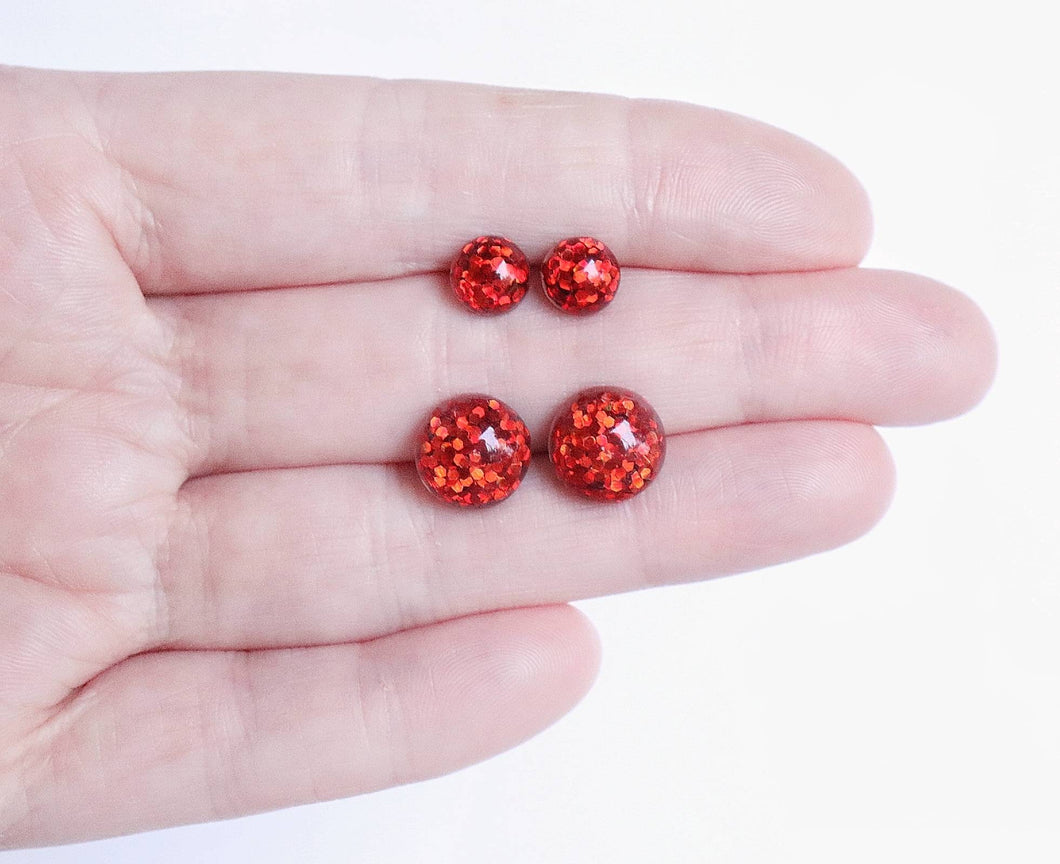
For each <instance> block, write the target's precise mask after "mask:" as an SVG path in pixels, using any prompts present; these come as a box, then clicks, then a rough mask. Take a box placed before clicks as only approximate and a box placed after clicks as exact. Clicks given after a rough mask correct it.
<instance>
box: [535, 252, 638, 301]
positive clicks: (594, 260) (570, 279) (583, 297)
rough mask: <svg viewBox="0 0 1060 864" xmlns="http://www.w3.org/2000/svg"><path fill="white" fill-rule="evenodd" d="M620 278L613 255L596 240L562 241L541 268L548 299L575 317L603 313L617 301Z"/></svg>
mask: <svg viewBox="0 0 1060 864" xmlns="http://www.w3.org/2000/svg"><path fill="white" fill-rule="evenodd" d="M621 276H622V271H621V268H620V267H619V266H618V261H617V260H616V259H615V256H614V254H613V253H612V252H611V250H610V249H608V248H607V246H605V245H604V244H603V243H601V242H600V241H599V240H596V239H595V238H593V237H568V238H567V239H566V240H561V241H560V242H559V243H557V244H556V246H555V247H554V248H553V249H552V251H551V252H549V253H548V255H547V256H546V257H545V260H544V263H542V265H541V281H542V284H543V285H544V288H545V296H546V297H548V299H549V300H550V301H551V302H552V304H553V305H554V306H555V307H556V308H558V309H561V310H562V311H564V312H569V313H571V314H572V315H588V314H590V313H592V312H599V311H600V310H601V309H603V308H604V307H605V306H606V305H607V304H608V303H610V302H611V301H612V300H614V299H615V292H616V291H618V283H619V280H620V279H621Z"/></svg>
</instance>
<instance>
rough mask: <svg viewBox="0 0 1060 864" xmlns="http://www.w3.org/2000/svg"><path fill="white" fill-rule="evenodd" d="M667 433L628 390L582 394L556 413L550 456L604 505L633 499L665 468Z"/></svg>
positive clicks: (576, 486) (563, 474)
mask: <svg viewBox="0 0 1060 864" xmlns="http://www.w3.org/2000/svg"><path fill="white" fill-rule="evenodd" d="M665 455H666V435H665V433H664V432H663V426H662V421H661V420H660V419H659V415H658V414H657V413H656V412H655V409H654V408H652V407H651V405H649V404H648V402H647V400H646V399H644V397H643V396H638V395H637V394H636V393H634V392H633V391H632V390H626V389H625V388H623V387H591V388H589V389H587V390H582V391H581V392H580V393H578V394H577V395H575V396H573V397H571V398H570V399H569V400H568V401H567V402H565V403H564V405H563V407H562V408H560V409H559V411H557V412H556V416H555V419H553V421H552V428H551V429H550V430H549V433H548V456H549V458H550V459H551V460H552V465H553V467H554V468H555V469H556V475H557V476H558V477H559V479H560V480H562V481H563V482H564V483H565V484H566V485H567V486H569V487H570V488H571V489H573V490H574V491H576V492H578V493H580V494H582V495H585V496H587V497H589V498H595V499H596V500H599V501H621V500H624V499H626V498H632V497H633V496H634V495H636V494H638V493H639V492H641V491H642V490H643V489H644V488H645V487H647V486H648V484H649V483H651V482H652V481H653V480H654V479H655V478H656V477H657V476H658V475H659V469H660V468H662V464H663V458H664V457H665Z"/></svg>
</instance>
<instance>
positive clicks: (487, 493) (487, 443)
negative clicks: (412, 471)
mask: <svg viewBox="0 0 1060 864" xmlns="http://www.w3.org/2000/svg"><path fill="white" fill-rule="evenodd" d="M529 467H530V433H529V432H528V431H527V428H526V424H525V423H523V421H522V418H520V417H519V415H518V414H516V413H515V412H514V411H513V410H512V409H511V408H509V407H508V406H507V405H505V404H504V403H503V402H501V401H500V400H499V399H494V398H493V397H491V396H484V395H481V394H477V393H471V394H467V395H464V396H457V397H455V398H453V399H448V400H446V401H445V402H443V403H441V404H440V405H438V406H436V407H435V409H434V410H433V411H431V416H430V418H429V419H428V420H427V424H426V425H425V427H424V428H423V431H422V434H421V440H420V446H419V451H418V452H417V454H416V468H417V470H418V471H419V475H420V479H421V480H422V481H423V485H424V486H426V487H427V488H428V489H430V490H431V491H432V492H433V493H434V494H435V495H437V496H438V497H439V498H442V499H443V500H445V501H448V502H449V503H451V504H457V505H459V506H461V507H480V506H482V505H484V504H493V503H495V502H497V501H503V500H504V499H505V498H507V497H508V496H509V495H511V494H512V493H513V492H514V491H515V490H516V489H518V488H519V484H520V483H521V482H522V481H523V477H524V476H525V475H526V471H527V469H528V468H529Z"/></svg>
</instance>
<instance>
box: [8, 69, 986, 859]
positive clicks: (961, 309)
mask: <svg viewBox="0 0 1060 864" xmlns="http://www.w3.org/2000/svg"><path fill="white" fill-rule="evenodd" d="M910 206H915V202H910ZM484 232H499V233H504V234H507V235H508V236H510V237H512V238H513V239H515V240H516V241H517V242H518V243H519V244H520V245H521V246H522V247H523V248H524V250H525V251H526V252H527V253H528V255H530V257H531V259H532V260H537V259H539V258H540V256H541V255H543V253H544V252H545V250H546V249H547V248H548V247H549V246H550V245H551V243H552V242H554V241H555V240H558V239H560V238H562V237H564V236H568V235H571V234H574V233H578V232H591V233H593V234H595V235H596V236H598V237H600V238H601V239H603V240H605V241H606V242H607V243H609V244H610V245H611V246H612V248H613V249H614V250H615V252H616V254H617V255H618V257H619V260H620V261H621V262H622V263H623V264H624V265H625V271H624V278H623V283H622V290H621V292H620V294H619V296H618V298H617V300H616V302H615V303H614V304H613V305H612V306H611V307H610V308H609V309H608V310H607V311H606V312H605V313H603V314H601V315H599V316H595V317H592V318H587V319H572V318H568V317H565V316H562V315H560V314H558V313H557V312H555V311H554V310H552V309H551V308H549V307H547V305H546V304H545V302H544V301H543V300H542V299H541V298H540V297H539V296H538V295H537V294H532V295H531V296H530V297H528V299H527V300H526V301H525V302H524V303H523V304H522V306H521V307H520V308H519V309H517V310H515V311H514V312H513V313H511V314H509V315H506V316H503V317H500V318H489V319H483V318H479V317H475V316H473V315H470V314H468V313H467V312H465V311H464V310H462V309H461V308H460V307H458V306H457V305H456V304H455V303H454V302H453V301H452V300H451V299H450V297H449V295H448V292H447V288H446V285H445V277H444V276H443V275H442V272H441V271H444V270H445V268H446V266H447V264H448V262H449V260H450V259H451V257H452V256H453V254H454V253H455V251H456V250H457V249H458V248H459V246H460V245H461V244H462V243H463V242H464V241H465V240H466V239H468V238H470V237H472V236H475V235H476V234H478V233H484ZM869 233H870V217H869V214H868V209H867V204H866V201H865V198H864V195H863V193H862V191H861V189H860V187H859V186H858V185H857V183H856V182H855V181H854V180H853V179H852V178H851V177H850V175H849V174H848V173H847V172H846V171H845V170H844V169H843V168H842V167H841V166H840V165H838V164H837V163H836V162H835V161H834V160H832V159H831V158H830V157H828V156H827V155H825V154H823V153H821V152H820V151H818V150H816V149H815V148H813V147H812V146H810V145H808V144H806V143H805V142H802V141H800V140H798V139H796V138H793V137H791V136H789V135H787V134H785V133H783V132H780V131H778V130H775V129H772V128H769V127H767V126H764V125H761V124H758V123H754V122H752V121H749V120H745V119H742V118H739V117H735V116H732V115H728V114H724V113H720V112H716V111H710V110H706V109H703V108H697V107H692V106H688V105H680V104H673V103H663V102H632V101H625V100H621V99H616V98H610V97H600V96H587V95H581V94H565V93H558V94H557V93H532V92H518V91H509V90H493V89H487V88H482V87H470V86H459V85H446V84H424V83H412V82H379V81H371V80H351V79H342V78H318V77H308V76H307V77H300V76H286V75H220V74H211V75H149V76H121V75H81V74H69V73H46V72H37V71H29V70H19V69H7V70H0V502H2V504H0V506H2V510H0V845H7V846H12V845H20V844H45V843H56V842H62V841H69V840H75V839H82V838H90V837H100V836H104V835H108V834H114V833H120V832H129V831H137V830H142V829H146V828H151V827H157V826H163V825H172V824H176V823H181V822H189V821H197V820H207V819H215V818H220V817H226V816H234V815H238V814H243V813H249V812H253V811H258V810H263V809H267V808H272V807H279V806H283V805H287V804H294V803H299V802H306V801H313V800H319V799H325V798H333V797H337V796H343V795H350V794H354V793H357V792H363V791H366V790H371V789H378V788H381V787H385V786H389V785H393V784H397V783H403V782H407V781H411V780H416V779H419V778H424V777H429V776H432V775H436V774H439V773H442V772H446V771H451V770H453V769H455V768H457V767H459V766H462V765H466V764H468V763H470V762H473V761H475V760H478V759H482V758H484V757H486V756H488V755H490V754H493V753H495V752H497V751H499V750H502V749H504V748H506V747H509V746H511V745H513V744H515V743H517V742H519V741H520V740H522V739H524V738H526V737H527V736H529V735H531V734H533V733H534V732H536V731H538V730H539V729H541V728H542V727H544V726H545V725H547V724H548V723H550V722H551V721H552V720H554V719H555V718H556V717H558V716H560V715H561V714H562V713H563V712H564V711H566V710H567V709H569V708H570V706H571V705H572V704H573V703H574V702H575V701H576V700H577V699H578V698H579V697H580V696H581V695H582V693H583V692H584V691H585V689H586V688H587V687H588V686H589V684H590V682H591V679H592V677H593V674H594V671H595V667H596V663H597V647H596V643H595V640H594V636H593V633H592V630H591V628H590V627H589V625H588V624H587V623H586V622H585V620H584V619H583V618H582V617H581V616H580V614H579V613H578V612H576V611H574V610H572V609H571V608H569V607H567V606H564V605H550V604H563V603H566V602H567V601H570V600H572V599H575V598H582V597H589V596H593V595H599V594H605V593H611V592H617V591H625V590H629V589H633V588H640V587H645V586H649V585H660V584H664V583H671V582H678V581H682V580H691V579H699V578H704V577H707V576H712V575H718V574H723V573H733V572H736V571H739V570H746V569H750V568H754V567H760V566H763V565H766V564H771V563H775V562H779V561H784V560H787V559H791V558H795V557H797V556H800V555H806V554H808V553H811V552H815V551H818V550H823V549H826V548H829V547H832V546H834V545H836V544H839V543H842V542H844V541H847V540H849V539H851V538H853V537H854V536H856V535H858V534H859V533H861V532H863V531H864V530H866V529H867V528H868V527H869V526H870V525H871V524H872V523H873V522H874V521H875V520H876V519H877V518H878V516H879V515H880V514H881V512H882V510H883V509H884V507H885V506H886V504H887V501H888V498H889V495H890V491H891V478H892V475H891V463H890V460H889V457H888V455H887V453H886V450H885V448H884V446H883V444H882V443H881V441H880V439H879V437H878V436H877V435H876V433H875V432H874V431H873V430H872V428H871V427H870V425H869V424H892V423H897V424H901V423H923V422H928V421H932V420H937V419H940V418H943V417H947V416H951V415H953V414H956V413H959V412H960V411H962V410H964V409H966V408H968V407H969V406H971V405H972V404H973V403H975V402H976V401H977V400H978V399H979V398H980V396H981V395H982V394H983V392H984V390H985V389H986V387H987V385H988V382H989V380H990V378H991V375H992V370H993V343H992V337H991V335H990V331H989V328H988V326H987V324H986V323H985V322H984V320H983V318H982V317H981V315H980V313H979V312H978V311H977V310H976V308H975V307H974V306H973V305H972V304H971V303H970V302H969V301H968V300H966V299H965V298H963V297H962V296H961V295H959V294H957V293H955V292H953V291H952V290H950V289H948V288H945V287H942V286H940V285H938V284H936V283H934V282H931V281H930V280H928V279H925V278H922V277H918V276H912V275H908V274H902V273H889V272H871V271H864V270H858V269H853V267H854V265H856V264H857V262H858V261H859V260H860V258H861V257H862V255H863V253H864V252H865V249H866V246H867V244H868V240H869ZM649 268H650V269H649ZM600 382H606V383H615V384H620V385H623V386H628V387H631V388H633V389H635V390H638V391H640V392H642V393H644V394H645V395H646V396H647V397H648V398H649V399H650V400H651V401H652V403H653V404H654V405H655V407H656V408H657V409H658V411H659V413H660V414H661V416H662V418H663V420H664V422H665V424H666V426H667V430H668V432H669V433H670V436H671V437H670V441H669V454H668V457H667V465H666V468H665V470H664V471H663V472H662V474H661V475H660V476H659V478H658V480H657V481H656V482H655V483H654V485H653V486H652V487H651V488H650V489H648V490H647V491H646V492H645V493H644V494H643V495H641V496H639V497H637V498H635V499H633V500H632V501H630V502H627V503H624V504H620V505H602V504H594V503H590V502H585V501H582V500H579V499H575V498H572V497H570V496H568V495H564V494H563V493H562V491H561V490H559V489H557V488H556V486H555V484H554V483H553V482H551V480H550V478H549V476H548V475H549V471H548V466H547V465H542V464H540V462H539V464H537V465H536V467H535V469H534V470H533V471H532V472H531V474H530V475H529V476H528V478H527V480H526V482H525V484H524V485H523V487H522V488H521V489H520V490H519V492H518V493H517V494H516V495H514V496H513V497H512V498H511V499H510V500H509V501H507V502H505V503H503V504H501V505H499V506H497V507H494V508H488V509H485V510H480V511H456V510H453V509H450V508H447V507H445V506H443V505H441V504H439V503H437V502H435V501H434V500H432V499H431V498H430V497H429V496H428V495H427V494H426V493H425V492H424V490H422V489H421V488H420V487H419V485H418V483H419V481H418V480H417V479H416V477H415V476H414V472H413V470H412V468H411V466H410V465H409V464H406V463H405V462H404V461H403V460H406V459H408V458H409V456H410V452H411V448H412V446H413V445H412V436H413V434H414V430H415V428H416V427H417V425H418V423H419V422H420V421H421V419H422V417H423V415H424V413H425V412H426V411H427V410H428V409H429V407H430V406H431V405H432V404H434V403H435V402H436V401H438V400H440V399H442V398H444V397H446V396H449V395H453V394H456V393H458V392H462V391H468V390H480V391H487V392H490V393H493V394H495V395H497V396H499V397H500V398H502V399H505V400H506V401H508V402H509V403H510V404H512V405H513V406H515V407H516V408H517V410H518V411H519V412H520V413H521V414H522V416H523V417H524V418H525V419H526V420H527V421H528V423H529V424H530V426H531V430H532V432H533V434H534V435H535V440H536V441H537V443H538V444H540V443H541V442H543V441H544V434H543V432H544V428H545V427H544V424H545V423H546V422H547V418H548V416H549V414H550V412H551V410H552V409H553V407H554V406H555V405H556V404H557V403H558V402H560V401H561V400H562V399H564V398H565V397H566V396H568V395H569V394H570V393H571V392H573V391H574V390H576V389H578V388H579V387H580V386H583V385H586V384H592V383H600Z"/></svg>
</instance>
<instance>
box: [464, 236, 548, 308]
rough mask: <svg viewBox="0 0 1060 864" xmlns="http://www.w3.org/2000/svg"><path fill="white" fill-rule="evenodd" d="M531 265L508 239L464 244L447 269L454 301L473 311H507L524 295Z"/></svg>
mask: <svg viewBox="0 0 1060 864" xmlns="http://www.w3.org/2000/svg"><path fill="white" fill-rule="evenodd" d="M529 280H530V264H529V263H528V262H527V260H526V256H525V255H524V254H523V250H522V249H520V248H519V247H518V246H516V245H515V244H514V243H513V242H512V241H511V240H509V239H508V238H507V237H499V236H495V235H487V236H484V237H476V238H475V239H474V240H471V241H469V242H468V243H465V244H464V247H463V248H462V249H461V250H460V254H459V255H457V256H456V260H454V261H453V266H452V267H451V268H450V269H449V284H450V286H452V289H453V293H454V294H456V296H457V299H458V300H459V301H460V302H461V303H463V304H464V305H465V306H467V308H468V309H470V310H471V311H472V312H481V313H484V314H487V315H493V314H496V313H498V312H507V311H508V310H509V309H512V308H513V307H514V306H515V304H516V303H518V302H519V301H520V300H522V299H523V297H525V296H526V289H527V287H528V284H529Z"/></svg>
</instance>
